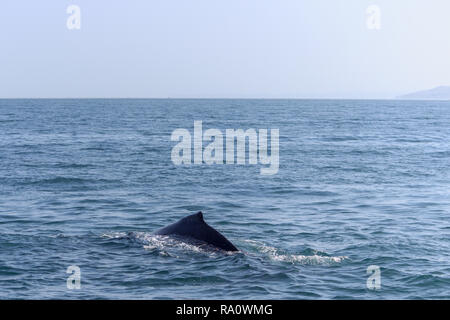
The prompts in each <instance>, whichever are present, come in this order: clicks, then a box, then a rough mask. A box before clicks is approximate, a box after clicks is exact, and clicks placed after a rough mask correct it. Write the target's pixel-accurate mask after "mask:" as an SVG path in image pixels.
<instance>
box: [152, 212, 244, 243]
mask: <svg viewBox="0 0 450 320" xmlns="http://www.w3.org/2000/svg"><path fill="white" fill-rule="evenodd" d="M154 234H155V235H161V236H172V237H176V238H177V239H179V240H181V241H184V242H188V241H190V240H194V241H199V242H201V243H205V244H207V245H209V246H212V247H214V248H218V249H222V250H224V251H239V250H238V249H237V248H236V247H235V246H234V245H233V244H232V243H231V242H230V241H229V240H228V239H227V238H225V237H224V236H223V235H222V234H220V232H219V231H217V230H216V229H214V228H213V227H211V226H210V225H208V224H207V223H206V222H205V220H203V213H202V212H201V211H199V212H197V213H195V214H192V215H189V216H187V217H184V218H182V219H181V220H179V221H177V222H175V223H173V224H171V225H168V226H166V227H164V228H161V229H159V230H157V231H155V232H154Z"/></svg>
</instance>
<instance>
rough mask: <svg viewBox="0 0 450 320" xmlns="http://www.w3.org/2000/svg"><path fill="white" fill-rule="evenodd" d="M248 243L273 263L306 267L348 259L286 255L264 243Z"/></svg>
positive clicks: (252, 241) (247, 241)
mask: <svg viewBox="0 0 450 320" xmlns="http://www.w3.org/2000/svg"><path fill="white" fill-rule="evenodd" d="M245 242H246V243H248V244H250V246H252V247H253V248H255V249H256V250H257V251H258V252H260V253H263V254H265V255H266V256H267V257H268V258H269V259H271V260H273V261H282V262H290V263H299V264H305V265H329V264H336V263H341V262H342V261H344V260H346V259H348V257H347V256H336V257H333V256H327V255H318V254H313V255H302V254H286V253H283V252H280V250H279V249H277V248H275V247H272V246H269V245H266V244H265V243H263V242H259V241H254V240H245Z"/></svg>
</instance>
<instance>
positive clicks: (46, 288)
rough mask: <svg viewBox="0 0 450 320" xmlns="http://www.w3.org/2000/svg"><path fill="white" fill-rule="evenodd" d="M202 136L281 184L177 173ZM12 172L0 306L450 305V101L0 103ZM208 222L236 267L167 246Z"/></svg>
mask: <svg viewBox="0 0 450 320" xmlns="http://www.w3.org/2000/svg"><path fill="white" fill-rule="evenodd" d="M194 121H202V124H203V129H204V130H207V129H210V128H213V129H218V130H221V131H222V132H226V129H238V128H241V129H243V130H247V129H249V128H254V129H255V130H260V129H279V169H278V172H277V173H276V174H272V175H262V174H261V173H260V169H261V167H263V165H260V164H256V165H255V164H245V165H237V164H211V165H208V164H194V163H193V164H190V165H189V164H181V165H175V164H174V163H173V161H172V159H171V152H172V149H173V148H174V146H175V145H176V142H174V141H171V134H172V133H173V132H174V130H176V129H177V128H184V129H186V130H189V131H190V132H191V133H192V132H193V128H194ZM0 163H1V165H0V299H436V298H443V299H449V298H450V216H449V215H450V102H449V101H447V102H445V101H400V100H392V101H390V100H263V99H261V100H239V99H236V100H234V99H216V100H214V99H211V100H209V99H198V100H196V99H179V100H177V99H110V100H109V99H61V100H58V99H56V100H52V99H28V100H14V99H10V100H0ZM200 210H201V211H202V212H203V214H204V218H205V221H206V222H207V223H208V224H210V225H211V226H213V227H214V228H216V229H217V230H219V231H220V232H221V233H222V234H223V235H224V236H226V237H227V238H228V239H229V240H230V241H231V242H232V243H233V244H235V245H236V247H238V248H239V249H240V252H238V253H226V252H220V251H212V250H205V249H203V248H202V247H201V246H196V245H194V244H189V243H184V242H180V241H178V240H176V239H171V238H167V237H161V236H154V235H153V231H155V230H157V229H158V228H161V227H163V226H166V225H168V224H170V223H173V222H176V221H177V220H178V219H180V218H182V217H184V216H186V215H189V214H193V213H196V212H197V211H200ZM130 233H131V234H133V235H134V236H133V237H130V236H129V234H130ZM68 268H69V269H68ZM73 270H77V271H75V272H72V271H73ZM374 270H375V271H374ZM68 271H69V272H68ZM71 277H72V278H71ZM73 277H75V278H76V280H74V278H73ZM78 280H79V281H78ZM77 281H78V282H77ZM70 284H76V286H70ZM78 284H79V285H78Z"/></svg>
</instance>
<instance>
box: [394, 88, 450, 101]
mask: <svg viewBox="0 0 450 320" xmlns="http://www.w3.org/2000/svg"><path fill="white" fill-rule="evenodd" d="M397 99H411V100H414V99H417V100H450V86H440V87H436V88H433V89H430V90H423V91H417V92H412V93H408V94H405V95H402V96H399V97H397Z"/></svg>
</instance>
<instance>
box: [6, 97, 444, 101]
mask: <svg viewBox="0 0 450 320" xmlns="http://www.w3.org/2000/svg"><path fill="white" fill-rule="evenodd" d="M0 100H386V101H392V100H398V101H450V99H433V98H430V99H428V98H416V99H414V98H401V97H393V98H343V97H340V98H292V97H281V98H268V97H245V98H243V97H241V98H239V97H217V98H208V97H177V98H175V97H164V98H163V97H64V98H62V97H59V98H56V97H14V98H2V97H0Z"/></svg>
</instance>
